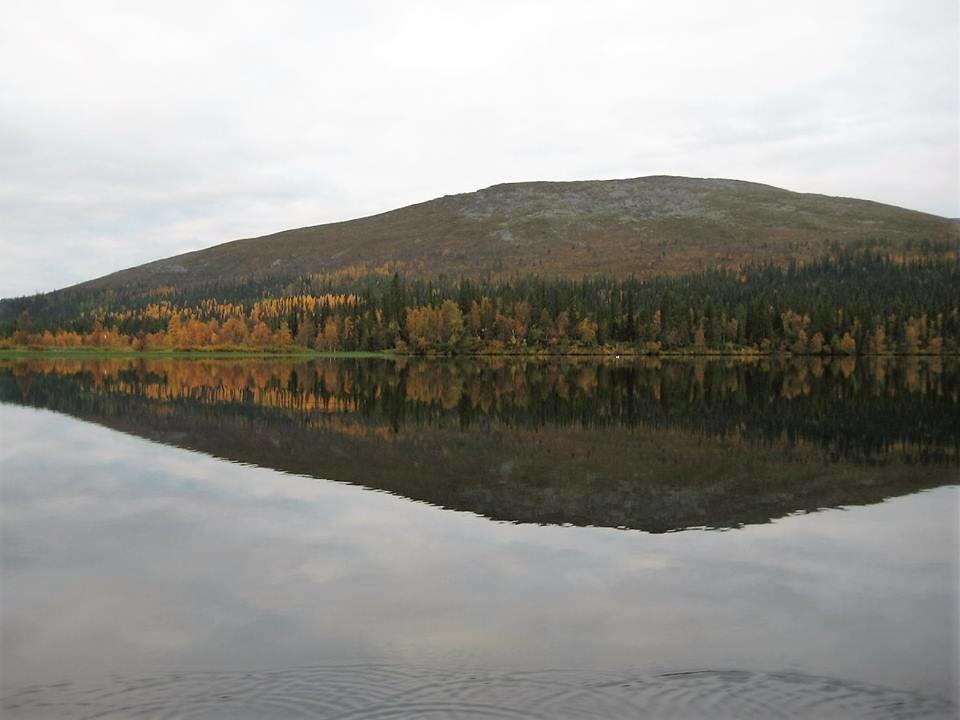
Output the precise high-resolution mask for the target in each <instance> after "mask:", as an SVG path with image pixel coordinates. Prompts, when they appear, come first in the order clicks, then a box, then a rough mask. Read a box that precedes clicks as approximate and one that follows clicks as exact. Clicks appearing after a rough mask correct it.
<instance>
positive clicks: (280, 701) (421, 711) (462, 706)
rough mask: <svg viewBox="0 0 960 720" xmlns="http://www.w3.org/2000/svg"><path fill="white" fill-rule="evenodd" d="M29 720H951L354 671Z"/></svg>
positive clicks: (888, 694)
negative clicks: (413, 719) (70, 719)
mask: <svg viewBox="0 0 960 720" xmlns="http://www.w3.org/2000/svg"><path fill="white" fill-rule="evenodd" d="M2 709H3V715H4V717H5V718H9V719H10V720H14V719H20V718H77V719H80V718H82V719H84V720H92V719H94V718H103V719H110V720H116V719H119V718H124V719H127V718H142V719H150V720H153V719H156V720H173V719H183V720H187V719H190V720H197V719H203V720H209V719H211V718H230V719H231V720H243V719H245V718H271V719H276V720H287V719H288V718H329V719H330V720H358V719H360V718H362V719H363V720H400V719H406V718H420V719H432V718H452V719H454V720H459V719H461V718H462V719H468V718H470V719H474V720H476V719H478V718H494V719H500V718H518V719H521V720H522V719H527V718H530V719H534V718H536V719H543V720H548V719H549V720H563V719H566V718H713V719H717V720H725V719H727V718H730V719H734V718H735V719H736V720H748V719H749V718H816V719H817V720H823V719H825V718H845V719H846V718H883V719H891V720H894V719H895V720H905V719H907V718H953V717H956V715H957V707H956V706H955V705H954V704H953V703H952V702H950V701H948V700H946V699H943V698H933V697H925V696H922V695H919V694H917V693H913V692H902V691H897V690H892V689H889V688H884V687H878V686H874V685H868V684H864V683H856V682H848V681H843V680H836V679H832V678H825V677H816V676H811V675H803V674H800V673H793V672H780V673H771V672H746V671H732V670H728V671H724V670H702V671H694V672H683V673H669V674H661V675H613V674H610V675H592V676H590V675H584V674H582V673H575V672H561V671H545V672H486V671H485V672H467V671H463V670H452V669H441V670H437V669H428V668H422V667H416V666H387V665H362V666H361V665H353V666H335V667H313V668H301V669H296V670H283V671H263V672H231V673H184V674H171V675H165V676H159V677H151V678H137V679H126V680H124V679H117V680H115V681H114V682H112V683H111V684H109V685H108V686H102V687H82V686H78V685H74V684H71V683H61V684H58V685H46V686H32V687H26V688H22V689H20V690H18V691H16V692H13V693H11V694H9V695H7V696H5V697H4V698H3V704H2Z"/></svg>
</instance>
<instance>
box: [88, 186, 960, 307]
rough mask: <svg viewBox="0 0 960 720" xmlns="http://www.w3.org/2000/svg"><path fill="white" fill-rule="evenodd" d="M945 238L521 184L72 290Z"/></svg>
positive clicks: (576, 265)
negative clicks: (391, 268)
mask: <svg viewBox="0 0 960 720" xmlns="http://www.w3.org/2000/svg"><path fill="white" fill-rule="evenodd" d="M957 237H958V227H957V224H956V223H955V222H952V221H950V220H948V219H946V218H941V217H937V216H935V215H929V214H925V213H920V212H915V211H911V210H905V209H903V208H898V207H894V206H890V205H883V204H880V203H876V202H870V201H866V200H855V199H850V198H836V197H828V196H825V195H814V194H803V193H795V192H790V191H787V190H782V189H779V188H775V187H771V186H769V185H761V184H757V183H750V182H743V181H738V180H721V179H697V178H683V177H668V176H651V177H643V178H636V179H630V180H605V181H583V182H529V183H511V184H505V185H495V186H493V187H489V188H486V189H484V190H479V191H477V192H472V193H465V194H460V195H449V196H445V197H442V198H437V199H435V200H430V201H428V202H424V203H420V204H417V205H411V206H409V207H405V208H400V209H398V210H393V211H390V212H386V213H382V214H380V215H373V216H370V217H365V218H360V219H357V220H350V221H346V222H339V223H332V224H328V225H317V226H314V227H306V228H300V229H296V230H287V231H285V232H279V233H276V234H273V235H266V236H263V237H258V238H249V239H244V240H236V241H233V242H227V243H224V244H222V245H216V246H214V247H211V248H207V249H205V250H199V251H196V252H191V253H186V254H183V255H178V256H175V257H172V258H167V259H164V260H158V261H155V262H151V263H147V264H145V265H141V266H138V267H135V268H130V269H128V270H123V271H120V272H116V273H113V274H111V275H107V276H105V277H102V278H98V279H96V280H91V281H88V282H86V283H83V284H81V285H78V286H75V289H80V290H87V289H103V288H110V287H120V286H124V285H134V286H138V287H146V288H149V287H157V286H161V285H164V286H172V287H186V286H189V285H193V284H197V283H205V282H210V281H217V280H234V279H237V278H243V277H246V276H249V275H251V274H264V273H266V274H273V275H278V276H286V275H297V274H301V273H316V272H329V271H336V270H343V269H346V268H355V267H364V268H367V269H372V268H376V267H380V266H382V265H384V264H385V263H392V264H394V266H395V267H397V269H400V270H402V271H404V272H405V273H406V274H409V275H431V276H433V275H436V274H438V273H448V274H457V275H459V274H465V275H468V276H480V275H485V274H488V273H511V272H514V271H523V272H534V273H540V274H546V275H567V276H572V275H583V274H601V273H603V274H613V275H619V276H624V275H628V274H635V275H637V276H638V277H651V276H655V275H663V274H667V275H675V274H679V273H683V272H689V271H696V270H701V269H707V268H714V267H718V266H719V267H733V266H739V265H741V264H743V263H745V262H751V261H752V262H762V261H767V260H772V261H776V262H782V261H784V260H786V259H788V258H799V259H805V258H813V257H816V256H819V255H821V254H823V253H824V252H825V251H826V249H827V247H828V246H829V245H830V244H831V243H835V244H839V245H841V246H851V245H857V244H859V243H873V244H875V245H876V246H877V247H878V248H879V249H881V250H885V251H894V252H901V251H904V250H907V251H909V248H910V247H912V245H913V243H914V242H916V241H927V240H934V241H944V240H948V239H955V238H957Z"/></svg>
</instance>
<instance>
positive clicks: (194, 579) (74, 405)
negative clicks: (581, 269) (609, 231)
mask: <svg viewBox="0 0 960 720" xmlns="http://www.w3.org/2000/svg"><path fill="white" fill-rule="evenodd" d="M0 401H2V403H3V404H2V405H0V428H2V433H3V438H2V440H3V442H2V447H0V489H2V496H0V513H2V514H0V541H2V546H0V552H2V556H0V560H2V565H0V603H2V604H0V633H2V634H0V643H2V644H0V672H2V689H0V695H2V697H3V716H4V717H11V718H20V717H24V718H26V717H31V718H32V717H109V718H122V717H123V718H125V717H204V718H206V717H223V718H238V717H278V718H286V717H330V718H334V717H335V718H348V717H350V718H353V717H356V718H367V717H377V718H401V717H402V718H406V717H431V718H432V717H471V718H472V717H537V718H563V717H591V718H592V717H615V718H617V717H719V718H727V717H729V718H745V717H811V718H821V717H904V718H906V717H953V716H955V714H956V699H957V693H958V684H957V671H958V660H957V658H958V643H960V641H958V610H957V602H958V549H960V544H958V488H957V475H958V457H960V452H958V448H960V412H958V409H960V372H958V370H957V367H956V364H955V363H951V362H946V363H945V362H943V361H940V360H923V359H909V360H897V361H890V360H886V361H880V360H869V361H859V362H855V361H853V360H845V361H843V362H833V363H825V362H822V361H806V360H804V361H789V362H783V363H733V362H709V363H702V362H701V363H692V362H691V363H685V362H670V363H649V362H648V363H637V362H630V363H626V362H621V363H617V362H613V363H607V364H601V363H597V362H595V361H579V362H554V363H550V362H507V361H499V360H498V361H485V362H459V363H457V362H447V361H400V362H392V361H374V360H365V361H358V360H357V361H354V360H343V361H317V362H313V363H285V362H262V361H240V360H229V361H179V362H171V361H150V360H146V361H145V360H132V361H127V360H122V361H121V360H117V361H58V362H49V361H44V362H40V361H24V362H9V363H6V364H0ZM51 411H53V412H51ZM118 431H119V432H118ZM454 511H457V512H454Z"/></svg>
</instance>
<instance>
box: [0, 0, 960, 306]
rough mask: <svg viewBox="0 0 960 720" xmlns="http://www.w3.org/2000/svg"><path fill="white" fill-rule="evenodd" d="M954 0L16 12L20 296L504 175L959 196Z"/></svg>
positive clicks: (922, 198)
mask: <svg viewBox="0 0 960 720" xmlns="http://www.w3.org/2000/svg"><path fill="white" fill-rule="evenodd" d="M958 48H960V3H957V2H956V0H908V1H904V2H885V1H883V0H865V1H862V2H861V1H859V0H844V1H842V2H838V0H831V1H830V2H821V1H819V0H805V1H804V2H802V3H781V2H749V1H741V2H736V1H728V2H719V1H710V2H708V1H706V0H703V1H701V2H692V1H690V0H674V1H673V2H670V3H665V2H662V1H659V0H658V1H655V2H653V1H647V0H632V1H628V2H604V1H602V0H597V1H596V2H591V3H585V2H582V1H580V2H563V1H557V2H547V1H545V0H544V1H543V2H528V1H524V0H516V1H511V2H499V1H497V0H489V1H487V2H479V1H477V2H456V1H455V0H447V1H441V0H437V1H436V2H417V1H416V0H410V1H405V2H402V3H400V2H364V1H362V0H361V1H359V2H349V3H346V2H335V3H334V2H319V1H318V2H283V1H278V0H271V1H270V2H267V1H266V0H264V1H262V2H244V1H242V0H237V1H233V2H219V3H218V2H212V1H210V2H202V3H200V2H193V1H191V2H177V1H165V2H155V1H153V2H136V1H121V2H99V1H97V0H86V1H85V2H82V3H78V2H48V1H46V0H26V1H20V0H4V2H3V3H2V5H0V253H2V257H3V259H4V261H3V263H0V296H5V297H9V296H13V295H23V294H29V293H34V292H41V291H47V290H52V289H54V288H59V287H64V286H68V285H71V284H73V283H76V282H81V281H83V280H87V279H90V278H93V277H97V276H100V275H104V274H106V273H109V272H113V271H115V270H120V269H122V268H125V267H130V266H133V265H138V264H140V263H143V262H148V261H150V260H155V259H157V258H161V257H168V256H171V255H175V254H178V253H181V252H187V251H190V250H196V249H200V248H203V247H209V246H211V245H215V244H218V243H221V242H225V241H228V240H233V239H237V238H241V237H253V236H257V235H263V234H266V233H270V232H274V231H278V230H283V229H287V228H292V227H302V226H305V225H315V224H319V223H324V222H332V221H337V220H347V219H351V218H354V217H359V216H363V215H369V214H372V213H376V212H382V211H385V210H390V209H393V208H395V207H400V206H403V205H407V204H410V203H414V202H420V201H423V200H428V199H431V198H433V197H438V196H441V195H446V194H452V193H458V192H470V191H473V190H477V189H479V188H483V187H488V186H490V185H493V184H496V183H501V182H514V181H524V180H583V179H604V178H618V177H638V176H642V175H659V174H668V175H690V176H700V177H728V178H737V179H743V180H753V181H757V182H765V183H769V184H772V185H777V186H779V187H785V188H788V189H791V190H798V191H803V192H820V193H826V194H830V195H845V196H852V197H862V198H868V199H871V200H878V201H881V202H886V203H891V204H894V205H900V206H904V207H909V208H913V209H917V210H923V211H926V212H932V213H936V214H939V215H946V216H950V217H958V216H960V55H958V53H960V50H958Z"/></svg>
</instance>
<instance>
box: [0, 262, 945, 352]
mask: <svg viewBox="0 0 960 720" xmlns="http://www.w3.org/2000/svg"><path fill="white" fill-rule="evenodd" d="M5 303H7V304H8V307H7V309H6V314H7V315H9V314H10V310H11V309H14V310H19V317H18V318H17V319H16V321H7V322H6V323H5V325H4V326H3V327H0V331H2V332H3V335H4V336H5V337H6V338H8V339H9V340H8V342H12V343H13V344H17V345H29V346H36V347H73V346H92V347H111V348H132V349H134V350H153V349H189V348H199V349H202V348H236V349H243V348H296V347H301V348H311V349H317V350H324V351H357V350H365V351H382V350H395V351H399V352H412V353H445V354H468V353H484V352H494V353H495V352H536V351H543V352H593V351H599V350H603V351H609V352H621V351H622V352H639V353H651V354H655V353H661V352H693V353H710V352H761V353H769V352H789V353H794V354H813V355H820V354H845V355H853V354H865V353H887V352H902V353H931V354H939V353H956V352H958V351H960V269H958V267H957V263H956V261H955V260H952V259H945V258H943V257H937V256H932V257H929V258H921V259H914V260H911V261H909V262H903V261H900V260H895V259H892V258H890V257H885V256H880V255H876V254H872V253H868V252H866V253H865V252H859V253H842V252H841V253H838V254H837V255H834V256H831V257H824V258H822V259H820V260H818V261H816V262H812V263H809V264H806V265H799V264H791V265H788V266H786V267H781V266H775V265H762V266H752V267H747V268H745V269H743V270H740V271H727V270H714V271H708V272H703V273H696V274H690V275H684V276H680V277H672V278H671V277H664V278H657V279H652V280H638V279H612V278H584V279H580V280H571V279H552V278H544V277H540V276H533V275H518V276H516V277H512V278H508V279H489V280H474V279H465V278H459V279H457V278H449V277H443V276H441V277H439V278H436V279H434V280H423V279H409V278H404V277H402V276H401V275H399V274H392V275H388V274H383V273H371V274H357V273H353V274H347V275H345V274H338V275H311V276H305V277H301V278H297V279H295V280H292V281H277V280H275V279H262V280H261V279H256V278H251V279H249V280H246V281H244V282H242V283H236V284H232V285H212V286H203V287H192V288H187V289H174V288H154V289H149V290H143V289H137V288H129V289H127V290H124V291H116V290H111V291H109V292H102V293H99V294H97V293H93V294H92V295H91V296H89V297H87V296H85V297H84V299H83V302H79V303H73V304H71V303H70V302H68V301H66V300H65V299H64V298H63V297H60V296H58V295H51V296H40V297H37V298H24V299H20V300H17V301H5ZM11 303H18V305H11Z"/></svg>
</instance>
